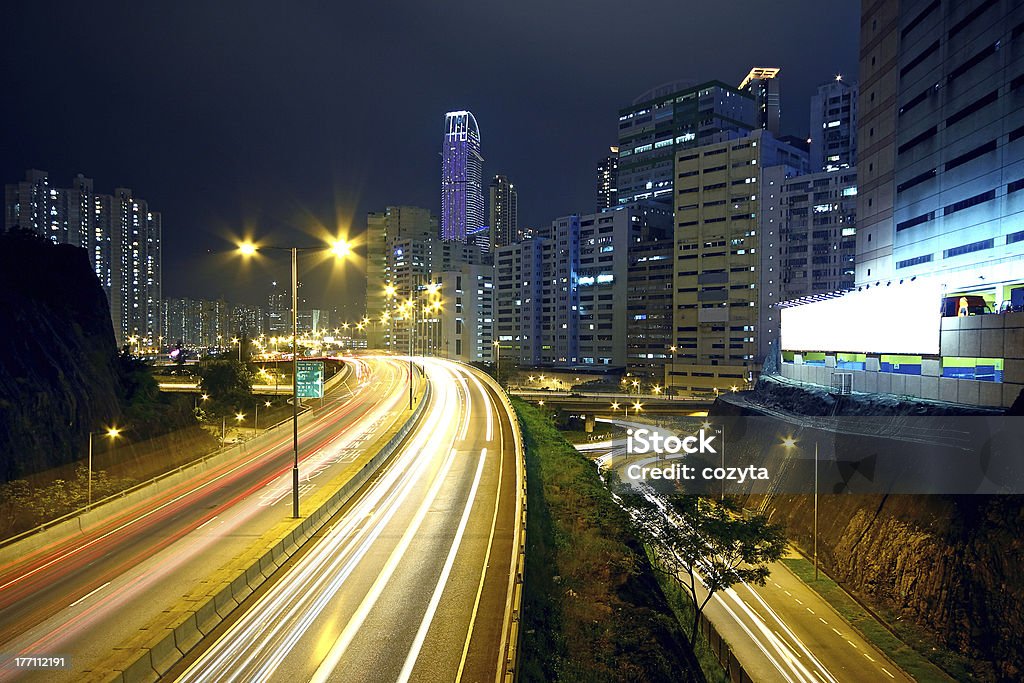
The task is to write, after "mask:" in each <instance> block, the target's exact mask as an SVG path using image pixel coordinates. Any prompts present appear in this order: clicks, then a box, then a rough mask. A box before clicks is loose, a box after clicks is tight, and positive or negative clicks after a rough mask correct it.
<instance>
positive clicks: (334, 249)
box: [238, 239, 352, 518]
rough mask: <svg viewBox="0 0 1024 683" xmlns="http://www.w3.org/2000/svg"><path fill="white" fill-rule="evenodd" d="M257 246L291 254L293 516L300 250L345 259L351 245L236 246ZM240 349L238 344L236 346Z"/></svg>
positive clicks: (295, 505) (248, 249)
mask: <svg viewBox="0 0 1024 683" xmlns="http://www.w3.org/2000/svg"><path fill="white" fill-rule="evenodd" d="M260 249H268V250H274V251H287V252H289V253H290V254H291V257H292V259H291V260H292V336H291V342H292V453H293V456H294V460H293V465H292V516H293V517H295V518H298V516H299V348H298V347H299V318H298V308H299V268H298V261H299V252H300V251H320V252H323V251H329V252H330V253H331V254H333V255H334V256H335V257H336V258H339V259H345V258H346V257H347V256H349V255H350V254H351V253H352V248H351V246H350V245H349V243H348V242H346V241H345V240H343V239H338V240H335V241H333V242H332V243H331V244H330V245H329V246H327V247H324V246H317V247H276V246H271V247H264V246H261V247H257V246H256V245H255V244H253V243H252V242H244V243H242V244H240V245H238V251H239V252H240V253H241V254H242V256H254V255H255V254H256V252H257V251H259V250H260ZM239 348H241V347H239Z"/></svg>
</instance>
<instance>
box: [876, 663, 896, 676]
mask: <svg viewBox="0 0 1024 683" xmlns="http://www.w3.org/2000/svg"><path fill="white" fill-rule="evenodd" d="M878 668H879V669H881V670H882V671H884V672H885V675H886V676H888V677H889V678H896V677H895V676H893V675H892V674H891V673H889V670H888V669H886V668H885V667H884V666H880V667H878Z"/></svg>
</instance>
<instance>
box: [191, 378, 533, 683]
mask: <svg viewBox="0 0 1024 683" xmlns="http://www.w3.org/2000/svg"><path fill="white" fill-rule="evenodd" d="M425 369H426V373H427V375H428V377H429V381H430V383H431V390H432V398H431V401H432V403H431V404H430V405H429V407H428V409H427V411H426V412H425V414H424V418H423V420H422V421H421V422H420V424H419V427H418V428H417V429H416V430H415V431H414V432H413V433H412V434H411V435H410V437H409V438H408V439H407V441H406V442H405V444H404V445H403V446H402V447H401V448H400V450H399V451H398V453H397V454H396V456H395V458H394V459H393V460H392V461H391V464H390V466H389V467H388V468H387V469H386V471H385V472H384V473H383V475H382V476H381V477H380V478H379V479H378V480H377V481H376V482H375V483H374V485H372V486H371V487H368V488H367V489H366V490H365V491H364V492H363V495H362V496H361V497H360V498H358V499H357V500H355V501H354V502H353V503H352V504H351V505H350V506H349V507H348V509H347V510H346V511H344V512H343V513H342V514H341V515H339V516H338V518H336V520H335V521H334V525H333V527H332V528H331V529H330V531H329V532H328V533H326V534H324V535H323V537H322V538H321V539H320V540H319V541H318V542H317V544H316V546H315V547H313V548H312V549H311V550H310V551H309V553H308V554H306V555H305V556H303V557H302V558H301V560H299V561H298V562H296V563H295V564H294V565H293V566H292V567H290V568H288V569H287V572H286V573H285V574H284V575H283V576H282V577H281V578H280V579H279V580H278V581H277V582H276V583H275V585H274V586H273V587H272V588H271V589H270V590H268V591H267V592H266V593H264V594H263V595H262V596H260V597H259V598H258V599H255V600H253V604H252V605H251V607H250V609H248V611H246V612H245V614H244V615H243V616H242V617H241V618H240V619H238V620H237V621H236V622H235V623H234V624H233V625H232V627H231V628H230V629H228V630H227V631H226V632H225V633H223V635H221V636H220V637H219V638H218V639H217V640H216V642H214V643H213V644H212V645H211V646H210V647H209V648H208V649H206V651H205V652H204V653H203V655H202V657H201V658H199V659H198V660H196V661H194V662H193V663H192V664H191V666H190V667H189V668H188V669H187V670H186V671H184V673H183V674H182V675H181V677H180V678H179V679H178V680H180V681H246V682H254V681H300V680H301V681H345V682H346V683H355V682H358V681H374V682H377V681H409V680H412V681H458V680H466V681H494V680H495V679H496V677H497V676H498V674H499V672H501V671H503V670H504V667H505V656H506V651H505V648H504V642H505V635H506V634H505V628H506V623H507V622H506V617H507V615H508V614H509V610H510V607H511V604H510V596H511V589H512V580H513V576H514V571H513V566H514V565H513V563H514V562H515V557H514V553H513V551H514V549H515V548H516V547H517V545H518V539H519V536H518V535H517V532H516V528H517V524H518V519H519V516H518V510H520V509H521V506H522V499H521V494H522V489H523V482H522V474H521V469H520V467H519V462H518V460H517V459H518V457H519V454H518V449H517V439H516V437H515V433H514V429H515V428H514V426H513V424H514V423H513V421H512V417H511V416H510V411H509V410H508V409H506V407H505V404H504V403H503V402H502V401H501V400H500V398H499V396H498V393H497V391H496V390H495V389H494V388H493V387H492V386H491V385H490V384H489V383H487V382H486V381H485V380H484V378H483V377H482V376H480V375H478V373H477V371H475V370H472V369H469V368H467V367H465V366H460V365H456V364H454V363H449V362H446V361H440V360H427V361H425ZM201 645H202V644H201Z"/></svg>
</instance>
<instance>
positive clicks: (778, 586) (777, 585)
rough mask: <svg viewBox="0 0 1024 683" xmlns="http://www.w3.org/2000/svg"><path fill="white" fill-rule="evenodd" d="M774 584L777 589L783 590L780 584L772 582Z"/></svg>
mask: <svg viewBox="0 0 1024 683" xmlns="http://www.w3.org/2000/svg"><path fill="white" fill-rule="evenodd" d="M772 583H773V584H775V587H776V588H782V586H780V585H779V584H777V583H775V582H774V581H772Z"/></svg>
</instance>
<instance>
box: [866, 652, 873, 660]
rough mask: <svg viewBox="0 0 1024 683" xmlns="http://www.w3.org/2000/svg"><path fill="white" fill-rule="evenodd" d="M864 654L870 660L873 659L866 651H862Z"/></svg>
mask: <svg viewBox="0 0 1024 683" xmlns="http://www.w3.org/2000/svg"><path fill="white" fill-rule="evenodd" d="M864 656H865V657H867V658H868V659H870V660H871V661H872V662H873V661H875V658H874V657H872V656H871V655H869V654H868V653H867V652H865V653H864Z"/></svg>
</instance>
